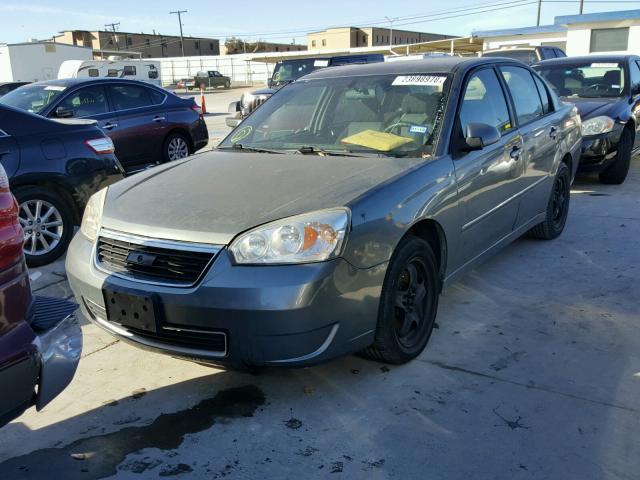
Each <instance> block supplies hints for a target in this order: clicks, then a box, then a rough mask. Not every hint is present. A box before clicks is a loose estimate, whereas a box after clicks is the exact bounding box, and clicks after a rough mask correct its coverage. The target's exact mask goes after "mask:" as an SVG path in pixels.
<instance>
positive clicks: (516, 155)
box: [509, 146, 522, 160]
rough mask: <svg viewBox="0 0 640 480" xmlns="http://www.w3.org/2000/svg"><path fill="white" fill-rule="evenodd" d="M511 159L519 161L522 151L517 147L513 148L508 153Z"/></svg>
mask: <svg viewBox="0 0 640 480" xmlns="http://www.w3.org/2000/svg"><path fill="white" fill-rule="evenodd" d="M509 155H510V156H511V158H512V159H514V160H519V159H520V155H522V149H521V148H520V147H518V146H515V147H513V148H512V149H511V153H509Z"/></svg>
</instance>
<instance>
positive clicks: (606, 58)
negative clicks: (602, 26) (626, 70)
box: [536, 54, 640, 66]
mask: <svg viewBox="0 0 640 480" xmlns="http://www.w3.org/2000/svg"><path fill="white" fill-rule="evenodd" d="M629 59H635V60H640V57H639V56H637V55H625V54H613V55H583V56H580V57H562V58H549V59H547V60H542V61H541V62H538V63H536V66H544V65H556V64H558V65H574V64H576V63H584V62H591V63H604V62H622V61H626V60H629Z"/></svg>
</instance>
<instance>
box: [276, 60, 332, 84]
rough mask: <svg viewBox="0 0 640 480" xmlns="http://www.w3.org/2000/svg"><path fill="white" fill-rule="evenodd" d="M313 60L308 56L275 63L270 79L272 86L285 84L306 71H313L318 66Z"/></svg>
mask: <svg viewBox="0 0 640 480" xmlns="http://www.w3.org/2000/svg"><path fill="white" fill-rule="evenodd" d="M315 62H316V60H314V59H313V58H309V59H305V60H298V61H295V62H286V63H278V64H276V67H275V69H274V70H273V77H272V79H271V80H272V84H273V86H281V85H285V84H287V83H290V82H293V81H294V80H297V79H298V78H300V77H302V76H303V75H306V74H307V73H311V72H313V71H314V70H316V69H317V68H318V66H317V65H315ZM325 66H326V65H325Z"/></svg>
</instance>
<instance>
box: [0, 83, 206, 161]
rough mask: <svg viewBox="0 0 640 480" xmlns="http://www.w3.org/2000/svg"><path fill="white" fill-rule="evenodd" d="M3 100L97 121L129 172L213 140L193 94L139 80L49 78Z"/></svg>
mask: <svg viewBox="0 0 640 480" xmlns="http://www.w3.org/2000/svg"><path fill="white" fill-rule="evenodd" d="M0 103H2V104H5V105H10V106H12V107H17V108H20V109H22V110H27V111H29V112H33V113H37V114H39V115H42V116H44V117H49V118H72V117H73V118H91V119H94V120H96V121H97V122H98V125H99V126H100V128H102V130H103V131H104V132H105V133H106V134H107V135H108V136H109V137H111V139H112V140H113V143H114V144H115V147H116V152H117V154H118V159H119V160H120V162H121V163H122V165H123V167H124V168H125V170H126V171H127V172H132V171H136V170H141V169H143V168H145V167H147V166H148V165H151V164H156V163H163V162H168V161H171V160H177V159H179V158H183V157H186V156H187V155H189V154H191V153H194V152H195V151H197V150H199V149H201V148H203V147H204V146H205V145H206V144H207V143H208V141H209V132H208V131H207V126H206V124H205V122H204V119H203V118H202V112H201V110H200V107H199V106H198V105H197V104H196V103H195V101H194V100H193V98H180V97H178V96H177V95H174V94H173V93H171V92H169V91H167V90H164V89H162V88H159V87H156V86H154V85H150V84H148V83H144V82H138V81H134V80H123V79H119V78H101V79H86V78H85V79H80V78H70V79H61V80H47V81H44V82H37V83H33V84H30V85H26V86H24V87H21V88H19V89H17V90H14V91H13V92H11V93H8V94H7V95H5V96H4V97H2V98H0Z"/></svg>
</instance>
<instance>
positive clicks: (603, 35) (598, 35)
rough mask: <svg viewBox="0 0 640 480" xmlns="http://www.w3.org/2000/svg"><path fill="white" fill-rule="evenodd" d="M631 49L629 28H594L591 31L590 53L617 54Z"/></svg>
mask: <svg viewBox="0 0 640 480" xmlns="http://www.w3.org/2000/svg"><path fill="white" fill-rule="evenodd" d="M628 48H629V27H625V28H597V29H596V28H594V29H593V30H591V49H590V52H617V51H625V50H627V49H628Z"/></svg>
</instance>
